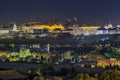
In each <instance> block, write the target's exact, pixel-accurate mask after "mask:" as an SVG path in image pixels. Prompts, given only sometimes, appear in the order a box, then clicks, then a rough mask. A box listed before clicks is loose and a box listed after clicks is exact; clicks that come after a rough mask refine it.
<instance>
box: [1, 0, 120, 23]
mask: <svg viewBox="0 0 120 80" xmlns="http://www.w3.org/2000/svg"><path fill="white" fill-rule="evenodd" d="M31 16H33V17H35V18H40V19H41V20H44V21H47V20H51V19H54V18H59V19H61V20H66V18H69V19H72V17H76V18H78V20H79V23H80V24H91V25H93V24H96V25H103V24H107V23H109V22H111V23H113V24H120V0H0V23H3V22H4V23H5V22H6V23H7V22H12V21H16V22H25V21H27V20H28V18H29V17H31Z"/></svg>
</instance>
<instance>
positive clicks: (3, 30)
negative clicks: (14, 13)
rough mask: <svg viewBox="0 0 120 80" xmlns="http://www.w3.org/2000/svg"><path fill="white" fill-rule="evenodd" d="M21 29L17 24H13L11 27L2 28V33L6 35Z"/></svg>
mask: <svg viewBox="0 0 120 80" xmlns="http://www.w3.org/2000/svg"><path fill="white" fill-rule="evenodd" d="M19 31H20V30H18V29H17V26H16V24H14V25H13V28H12V27H9V28H0V35H5V34H9V33H11V32H19Z"/></svg>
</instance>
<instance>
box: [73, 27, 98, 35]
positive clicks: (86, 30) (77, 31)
mask: <svg viewBox="0 0 120 80" xmlns="http://www.w3.org/2000/svg"><path fill="white" fill-rule="evenodd" d="M99 28H100V26H73V27H72V29H73V31H74V35H81V34H83V35H92V34H95V33H96V31H97V30H98V29H99Z"/></svg>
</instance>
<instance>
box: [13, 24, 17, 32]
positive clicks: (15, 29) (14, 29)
mask: <svg viewBox="0 0 120 80" xmlns="http://www.w3.org/2000/svg"><path fill="white" fill-rule="evenodd" d="M13 31H17V26H16V24H15V23H14V25H13Z"/></svg>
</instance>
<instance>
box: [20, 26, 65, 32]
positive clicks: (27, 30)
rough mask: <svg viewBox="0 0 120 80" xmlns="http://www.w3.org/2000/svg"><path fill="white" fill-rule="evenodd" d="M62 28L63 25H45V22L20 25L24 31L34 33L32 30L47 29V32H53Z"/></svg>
mask: <svg viewBox="0 0 120 80" xmlns="http://www.w3.org/2000/svg"><path fill="white" fill-rule="evenodd" d="M56 29H58V30H64V27H63V26H62V25H61V24H59V25H57V24H54V25H47V24H42V25H40V24H34V25H32V26H22V31H23V32H25V33H34V31H35V30H36V31H40V30H48V32H55V30H56Z"/></svg>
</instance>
